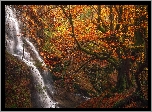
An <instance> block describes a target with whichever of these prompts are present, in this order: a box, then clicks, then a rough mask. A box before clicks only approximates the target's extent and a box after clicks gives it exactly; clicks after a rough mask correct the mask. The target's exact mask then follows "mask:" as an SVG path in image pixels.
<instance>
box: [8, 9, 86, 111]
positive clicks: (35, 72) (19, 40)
mask: <svg viewBox="0 0 152 112" xmlns="http://www.w3.org/2000/svg"><path fill="white" fill-rule="evenodd" d="M16 14H17V11H16V10H15V9H14V8H12V7H10V6H5V47H6V50H7V51H8V52H9V53H10V54H12V55H13V56H15V57H17V58H19V59H20V60H22V61H23V62H24V63H25V64H26V65H27V66H28V67H29V68H30V69H31V74H32V76H33V80H32V83H33V85H34V89H35V90H39V91H38V92H36V91H34V92H33V93H32V94H31V97H32V102H34V108H62V107H65V108H66V107H70V105H69V104H71V103H73V102H74V105H75V104H78V102H80V101H84V100H86V99H88V98H87V97H84V96H81V95H79V94H75V95H71V94H69V93H65V94H62V95H63V96H59V97H60V98H59V97H58V96H57V93H55V92H56V91H55V90H54V89H53V84H52V83H53V81H52V78H51V73H50V71H49V70H48V68H47V67H46V64H45V63H44V61H43V59H42V58H41V57H40V55H39V53H38V51H37V49H36V48H35V46H34V45H33V43H32V41H30V39H29V38H28V37H24V36H22V34H21V29H20V27H21V26H20V21H19V20H18V19H17V17H16ZM25 43H26V46H25ZM23 51H24V54H23ZM36 61H39V62H40V63H42V66H44V67H45V68H46V69H45V70H40V69H39V68H38V67H37V66H36V65H35V63H36ZM61 91H62V90H61ZM67 96H68V98H69V101H68V104H67V105H66V104H65V98H63V99H62V100H61V97H67ZM70 98H71V99H70ZM72 98H73V99H72ZM61 102H62V103H61Z"/></svg>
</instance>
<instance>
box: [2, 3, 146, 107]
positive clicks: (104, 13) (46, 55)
mask: <svg viewBox="0 0 152 112" xmlns="http://www.w3.org/2000/svg"><path fill="white" fill-rule="evenodd" d="M13 7H14V8H15V9H16V10H17V11H18V12H19V13H20V16H18V19H19V20H20V21H22V28H21V29H22V34H23V36H24V37H30V38H31V39H33V42H35V46H37V49H38V51H39V53H40V55H41V56H42V57H43V59H44V61H45V63H46V64H47V66H48V67H49V70H50V71H51V73H52V74H53V81H54V82H53V85H54V86H55V89H56V90H59V89H61V88H62V89H63V90H64V91H63V92H71V93H75V92H79V93H81V94H82V95H85V96H88V97H91V99H89V100H88V101H85V102H83V103H81V104H80V105H78V106H77V108H148V6H146V5H14V6H13ZM6 54H7V53H6ZM6 56H8V57H6V59H7V60H5V64H6V65H5V66H6V67H7V70H9V69H8V67H9V66H7V65H9V63H10V62H9V61H11V60H10V59H9V54H7V55H6ZM11 59H12V58H11ZM8 60H9V61H8ZM15 62H16V61H15ZM15 62H14V63H15ZM17 62H19V61H17ZM15 65H16V64H15ZM36 66H39V67H41V68H42V69H43V66H42V65H41V63H39V62H37V63H36ZM22 70H23V69H22ZM19 73H20V72H19ZM5 74H7V76H8V74H12V73H9V71H7V72H6V73H5ZM15 74H16V73H15ZM9 76H11V75H9ZM12 78H13V77H12ZM22 78H23V77H22ZM10 80H12V79H11V78H10V79H8V78H7V79H6V81H5V84H6V85H5V88H6V93H7V92H8V90H10V89H12V88H9V84H10V83H11V82H9V81H10ZM23 82H25V81H24V79H23ZM28 83H30V82H28V81H26V83H25V87H26V86H27V85H26V84H28ZM21 84H22V83H19V84H18V85H21ZM21 90H22V89H21ZM10 91H11V90H10ZM28 91H29V90H28ZM8 93H9V92H8ZM23 93H24V92H23ZM20 94H22V93H20ZM13 95H16V94H15V93H14V94H13ZM13 95H12V96H13ZM28 95H29V97H26V100H25V101H26V102H25V104H24V103H23V104H21V103H16V104H15V103H14V105H15V106H14V105H13V106H14V107H32V106H31V105H30V103H29V102H30V101H29V100H27V99H29V98H30V93H27V96H28ZM12 96H9V95H8V96H6V98H5V99H6V103H5V106H6V107H9V108H10V107H11V108H13V106H12V103H11V104H10V103H9V101H12V100H13V98H12ZM22 97H24V95H23V96H21V97H19V98H20V99H21V98H22ZM18 100H19V99H18ZM18 100H17V101H18ZM17 101H16V102H17ZM12 102H13V101H12ZM26 104H27V105H26Z"/></svg>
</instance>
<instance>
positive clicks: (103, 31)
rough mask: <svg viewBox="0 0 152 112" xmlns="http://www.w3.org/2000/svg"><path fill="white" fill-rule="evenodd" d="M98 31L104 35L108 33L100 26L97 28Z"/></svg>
mask: <svg viewBox="0 0 152 112" xmlns="http://www.w3.org/2000/svg"><path fill="white" fill-rule="evenodd" d="M97 29H98V30H99V31H101V32H102V33H106V30H105V29H104V28H103V27H102V26H101V25H99V26H98V27H97Z"/></svg>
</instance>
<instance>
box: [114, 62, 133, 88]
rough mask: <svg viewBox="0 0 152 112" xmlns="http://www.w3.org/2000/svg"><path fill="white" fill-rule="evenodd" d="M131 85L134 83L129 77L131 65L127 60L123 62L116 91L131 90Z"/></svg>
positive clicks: (119, 70)
mask: <svg viewBox="0 0 152 112" xmlns="http://www.w3.org/2000/svg"><path fill="white" fill-rule="evenodd" d="M131 85H132V82H131V79H130V77H129V63H128V59H126V60H123V61H122V63H121V66H120V67H119V69H118V76H117V84H116V89H117V90H118V91H123V90H124V89H128V88H130V87H131Z"/></svg>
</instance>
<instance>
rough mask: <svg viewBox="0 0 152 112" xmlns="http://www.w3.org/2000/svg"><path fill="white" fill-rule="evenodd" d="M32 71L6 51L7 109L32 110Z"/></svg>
mask: <svg viewBox="0 0 152 112" xmlns="http://www.w3.org/2000/svg"><path fill="white" fill-rule="evenodd" d="M30 77H31V76H30V69H29V68H27V66H26V65H25V64H24V63H23V62H21V61H20V60H18V59H17V58H16V57H14V56H12V55H11V54H9V53H7V52H6V51H5V108H31V107H32V103H31V91H30V83H31V81H30Z"/></svg>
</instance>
